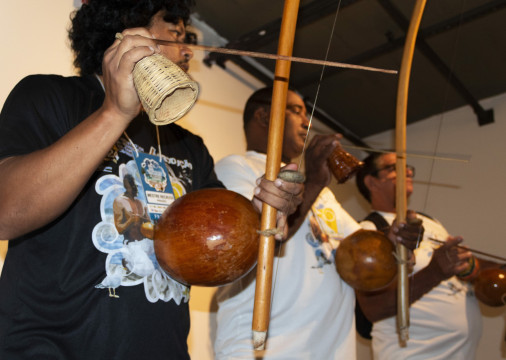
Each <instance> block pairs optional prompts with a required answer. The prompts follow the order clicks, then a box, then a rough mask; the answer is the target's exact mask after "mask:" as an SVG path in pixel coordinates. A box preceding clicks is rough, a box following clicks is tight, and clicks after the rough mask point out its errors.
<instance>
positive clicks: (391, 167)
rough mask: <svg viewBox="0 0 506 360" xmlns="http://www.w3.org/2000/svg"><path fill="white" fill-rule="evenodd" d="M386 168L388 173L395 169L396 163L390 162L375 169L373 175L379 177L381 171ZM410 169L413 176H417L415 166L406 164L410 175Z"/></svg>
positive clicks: (407, 172)
mask: <svg viewBox="0 0 506 360" xmlns="http://www.w3.org/2000/svg"><path fill="white" fill-rule="evenodd" d="M383 170H386V171H387V172H388V173H391V172H392V171H395V164H390V165H386V166H383V167H382V168H379V169H376V170H374V171H373V172H372V173H371V175H372V176H375V177H377V176H378V173H379V172H380V171H383ZM409 171H411V177H415V167H414V166H411V165H406V174H407V176H409Z"/></svg>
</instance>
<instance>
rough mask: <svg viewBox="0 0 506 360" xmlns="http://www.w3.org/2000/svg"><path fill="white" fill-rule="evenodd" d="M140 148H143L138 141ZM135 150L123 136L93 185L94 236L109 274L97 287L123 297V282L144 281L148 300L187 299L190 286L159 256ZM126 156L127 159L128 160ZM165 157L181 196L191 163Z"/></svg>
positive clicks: (112, 294)
mask: <svg viewBox="0 0 506 360" xmlns="http://www.w3.org/2000/svg"><path fill="white" fill-rule="evenodd" d="M137 150H138V151H141V150H139V147H137ZM150 152H153V149H151V151H150ZM123 154H124V155H127V156H126V157H125V156H124V155H123ZM135 154H136V153H135V150H134V149H133V147H132V146H131V144H130V143H129V142H128V141H126V139H124V138H121V139H120V140H119V141H118V143H117V144H116V145H115V146H114V147H113V149H112V150H111V152H110V153H109V154H108V156H107V158H106V159H105V162H106V163H107V162H109V164H111V162H112V164H113V165H106V166H104V167H103V168H102V171H104V172H105V173H106V174H105V175H103V176H101V177H100V178H99V179H98V180H97V182H96V185H95V190H96V192H97V194H99V195H101V196H102V201H101V203H100V214H101V221H100V222H99V223H98V224H96V225H95V227H94V229H93V233H92V240H93V244H94V245H95V247H96V248H97V249H98V250H99V251H101V252H103V253H106V254H107V258H106V262H105V269H106V274H107V275H106V277H105V278H104V279H103V280H102V282H101V283H100V284H97V285H96V287H97V288H99V289H108V291H109V296H111V297H114V298H120V297H121V286H143V287H144V292H145V294H146V298H147V299H148V300H149V301H150V302H156V301H158V300H163V301H170V300H171V299H174V301H175V302H176V303H177V304H180V303H181V301H184V302H187V301H188V300H189V288H188V287H186V286H184V285H182V284H180V283H178V282H176V281H174V280H172V279H171V278H170V277H168V275H167V274H166V273H165V272H164V271H163V270H162V269H161V267H160V265H159V264H158V262H157V260H156V256H155V252H154V247H153V240H152V238H153V225H152V222H151V220H150V216H149V213H148V209H147V199H146V194H145V192H144V191H143V187H142V181H141V174H140V172H139V169H138V166H137V164H136V162H135V160H134V156H136V155H135ZM122 158H124V159H126V160H125V162H124V163H121V161H122V160H121V159H122ZM162 158H163V160H164V162H165V165H166V168H167V170H168V171H169V174H168V178H169V180H170V183H171V186H172V190H173V192H174V198H175V199H177V198H178V197H180V196H182V195H184V194H185V193H186V187H185V186H184V185H185V183H186V184H190V183H191V180H190V177H189V172H188V171H187V170H188V169H190V170H191V167H192V164H191V163H189V162H188V161H187V160H178V159H174V158H169V157H165V156H163V155H162ZM174 168H176V169H179V170H178V173H179V174H180V175H183V177H182V178H179V177H177V176H176V175H175V173H174V171H173V169H174ZM115 169H117V170H115ZM114 171H117V174H114V173H113V172H114ZM108 172H109V174H107V173H108Z"/></svg>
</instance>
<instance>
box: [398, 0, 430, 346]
mask: <svg viewBox="0 0 506 360" xmlns="http://www.w3.org/2000/svg"><path fill="white" fill-rule="evenodd" d="M425 3H426V0H417V1H416V3H415V7H414V10H413V15H412V17H411V21H410V24H409V29H408V33H407V35H406V44H405V45H404V51H403V54H402V62H401V69H400V73H399V84H398V88H397V107H396V128H395V131H396V133H395V134H396V139H395V142H396V145H395V150H396V153H397V162H396V173H397V181H396V211H397V221H398V222H403V221H405V219H406V212H407V200H406V155H405V154H406V122H407V121H406V120H407V109H408V88H409V77H410V73H411V64H412V60H413V53H414V51H415V42H416V35H417V33H418V28H419V26H420V22H421V20H422V15H423V10H424V8H425ZM396 248H397V256H398V258H399V259H400V261H399V264H398V267H397V268H398V278H397V279H398V284H397V328H398V332H399V341H400V346H406V342H407V340H408V339H409V278H408V267H407V258H408V255H407V254H408V251H407V249H406V247H405V246H404V245H402V244H400V243H398V244H397V246H396Z"/></svg>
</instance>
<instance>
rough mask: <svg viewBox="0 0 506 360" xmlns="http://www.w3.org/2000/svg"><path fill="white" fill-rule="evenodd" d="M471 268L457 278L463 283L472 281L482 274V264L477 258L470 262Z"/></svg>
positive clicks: (471, 259) (472, 258)
mask: <svg viewBox="0 0 506 360" xmlns="http://www.w3.org/2000/svg"><path fill="white" fill-rule="evenodd" d="M468 264H469V266H468V267H467V269H466V270H464V271H462V272H460V273H458V274H457V277H458V278H459V279H460V280H462V281H472V280H474V279H475V278H476V276H477V275H478V273H479V272H480V263H479V261H478V259H477V258H475V257H474V256H471V257H470V258H469V260H468Z"/></svg>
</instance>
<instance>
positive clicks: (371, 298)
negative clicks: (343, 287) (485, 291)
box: [356, 153, 481, 360]
mask: <svg viewBox="0 0 506 360" xmlns="http://www.w3.org/2000/svg"><path fill="white" fill-rule="evenodd" d="M395 162H396V155H395V153H376V154H372V155H370V156H369V157H367V158H366V159H365V160H364V163H365V166H364V167H363V168H362V169H361V170H360V171H359V173H358V174H357V176H356V182H357V186H358V189H359V191H360V192H361V194H362V195H363V196H364V198H365V199H366V200H367V201H369V203H370V204H371V207H372V212H371V214H369V215H368V216H367V217H366V219H365V220H364V221H362V222H361V226H362V227H363V228H364V229H369V230H376V229H378V230H380V231H382V230H383V229H384V228H385V227H388V226H389V225H390V224H391V223H392V222H393V221H394V218H395V216H396V208H395V198H396V190H395V185H396V178H397V173H396V169H395ZM414 175H415V169H414V167H412V166H409V165H408V166H407V169H406V192H407V196H408V197H409V196H410V195H411V193H412V192H413V177H414ZM417 217H418V218H419V219H421V220H422V221H423V227H424V234H423V238H421V239H420V243H419V246H418V248H417V249H415V250H414V256H415V259H416V264H415V266H414V269H413V272H412V273H411V275H410V279H409V284H410V288H409V301H410V328H409V340H408V341H407V346H405V347H401V346H400V345H399V340H398V334H397V331H396V313H397V303H396V294H397V281H394V282H393V283H392V284H390V285H389V287H387V288H386V289H384V290H380V291H376V292H371V293H366V292H359V291H357V292H356V295H357V301H358V304H357V305H359V306H357V311H358V312H360V310H359V309H360V308H361V310H362V311H363V314H365V316H366V317H367V319H368V320H369V321H371V322H372V323H373V325H372V332H371V335H372V347H373V353H374V359H375V360H381V359H445V360H447V359H474V357H475V352H476V347H477V345H478V342H479V339H480V336H481V315H480V310H479V307H478V302H477V300H476V298H475V297H474V295H473V292H472V290H471V289H472V288H471V286H470V285H469V282H466V281H463V279H465V280H468V279H466V277H469V276H468V275H469V274H467V272H468V271H469V267H470V265H469V264H470V262H469V260H470V259H471V258H472V254H471V253H470V252H469V251H465V250H462V249H461V248H458V247H457V245H458V244H459V243H460V242H462V238H461V237H453V236H449V235H448V232H447V231H446V229H445V228H444V227H443V226H442V225H441V224H440V223H439V222H438V221H437V220H434V219H432V218H430V217H428V216H427V215H423V214H420V213H418V214H417ZM430 238H435V239H446V244H444V245H439V244H437V243H435V242H433V241H431V240H430ZM457 274H458V275H457ZM358 318H359V315H358V314H357V319H358ZM357 321H358V320H357ZM359 332H360V329H359ZM361 335H362V336H364V334H363V333H361Z"/></svg>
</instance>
